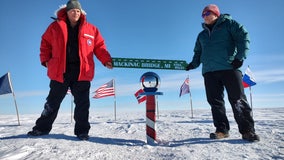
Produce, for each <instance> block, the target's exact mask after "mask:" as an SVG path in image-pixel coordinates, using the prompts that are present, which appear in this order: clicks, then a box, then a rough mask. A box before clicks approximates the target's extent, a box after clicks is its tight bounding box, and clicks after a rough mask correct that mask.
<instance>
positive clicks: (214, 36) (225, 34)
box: [191, 14, 250, 74]
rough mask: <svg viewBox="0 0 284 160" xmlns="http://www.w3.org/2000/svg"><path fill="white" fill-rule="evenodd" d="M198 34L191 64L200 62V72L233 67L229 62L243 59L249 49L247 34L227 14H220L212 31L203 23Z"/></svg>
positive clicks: (196, 65) (195, 66)
mask: <svg viewBox="0 0 284 160" xmlns="http://www.w3.org/2000/svg"><path fill="white" fill-rule="evenodd" d="M202 27H203V31H201V32H200V33H199V34H198V37H197V40H196V43H195V47H194V56H193V58H192V62H191V64H192V65H193V67H194V68H197V67H198V66H199V65H200V64H201V63H202V74H205V73H206V72H213V71H220V70H230V69H233V66H232V65H231V62H232V61H233V60H234V59H235V58H236V59H239V60H244V59H245V58H246V56H247V53H248V50H249V43H250V41H249V34H248V32H247V31H246V29H245V28H244V27H243V26H242V25H241V24H239V23H238V22H236V21H235V20H233V19H232V17H231V16H230V15H229V14H221V15H220V17H219V18H218V19H217V22H216V24H215V25H214V27H213V28H212V31H210V30H209V29H208V27H207V26H206V25H205V24H204V23H203V24H202Z"/></svg>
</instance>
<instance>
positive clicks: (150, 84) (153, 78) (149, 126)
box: [140, 72, 163, 144]
mask: <svg viewBox="0 0 284 160" xmlns="http://www.w3.org/2000/svg"><path fill="white" fill-rule="evenodd" d="M140 82H141V85H142V87H143V90H144V93H141V95H146V96H147V99H146V138H147V144H155V143H156V135H157V134H156V129H155V123H156V99H155V96H156V95H162V94H163V93H162V92H157V90H158V87H159V85H160V77H159V76H158V75H157V74H156V73H154V72H146V73H144V74H143V75H142V76H141V78H140Z"/></svg>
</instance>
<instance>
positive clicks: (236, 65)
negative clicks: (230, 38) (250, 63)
mask: <svg viewBox="0 0 284 160" xmlns="http://www.w3.org/2000/svg"><path fill="white" fill-rule="evenodd" d="M243 62H244V61H243V60H239V59H234V60H233V62H232V63H231V65H232V66H233V68H234V69H238V68H240V67H241V66H242V65H243Z"/></svg>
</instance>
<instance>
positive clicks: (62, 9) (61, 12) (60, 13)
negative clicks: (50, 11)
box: [53, 4, 87, 20]
mask: <svg viewBox="0 0 284 160" xmlns="http://www.w3.org/2000/svg"><path fill="white" fill-rule="evenodd" d="M81 12H82V14H81V18H83V19H86V15H87V13H86V12H85V11H84V10H83V9H82V10H81ZM54 15H55V16H56V18H53V19H58V20H65V19H66V18H67V12H66V4H62V5H60V6H59V8H58V9H57V10H56V11H55V12H54ZM81 18H80V19H81Z"/></svg>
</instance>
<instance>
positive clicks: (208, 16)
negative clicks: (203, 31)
mask: <svg viewBox="0 0 284 160" xmlns="http://www.w3.org/2000/svg"><path fill="white" fill-rule="evenodd" d="M202 17H203V19H204V23H205V24H209V25H210V24H213V23H214V22H215V21H216V20H217V19H218V16H216V15H215V14H214V13H212V12H211V11H206V12H204V13H203V14H202Z"/></svg>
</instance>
